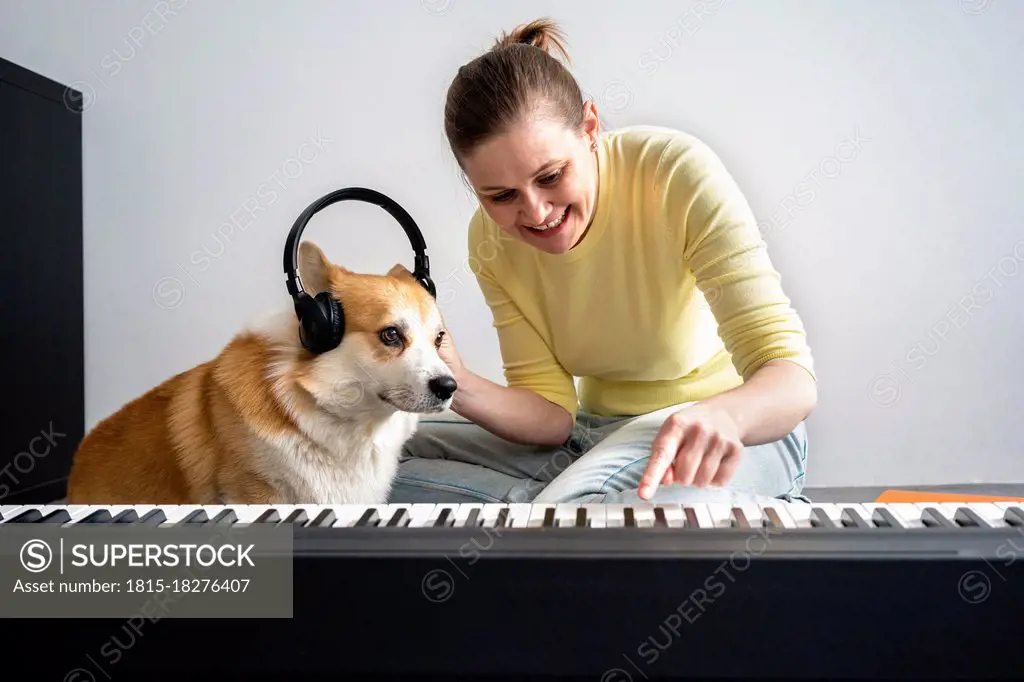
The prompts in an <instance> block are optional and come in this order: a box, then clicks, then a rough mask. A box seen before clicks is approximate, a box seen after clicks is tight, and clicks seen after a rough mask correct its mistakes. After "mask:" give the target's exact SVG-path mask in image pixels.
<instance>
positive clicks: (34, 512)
mask: <svg viewBox="0 0 1024 682" xmlns="http://www.w3.org/2000/svg"><path fill="white" fill-rule="evenodd" d="M41 518H43V515H42V513H41V512H40V511H39V510H38V509H29V510H28V511H23V512H21V513H20V514H18V515H17V516H15V517H13V518H12V519H11V520H10V521H8V522H7V523H38V522H39V519H41Z"/></svg>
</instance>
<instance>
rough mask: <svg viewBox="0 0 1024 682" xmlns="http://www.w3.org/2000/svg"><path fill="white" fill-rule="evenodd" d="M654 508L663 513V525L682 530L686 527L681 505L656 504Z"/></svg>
mask: <svg viewBox="0 0 1024 682" xmlns="http://www.w3.org/2000/svg"><path fill="white" fill-rule="evenodd" d="M655 507H658V508H660V509H661V510H662V511H663V512H664V513H665V523H667V524H668V527H669V528H682V527H683V526H684V525H686V520H685V517H684V516H683V506H682V505H681V504H656V505H655Z"/></svg>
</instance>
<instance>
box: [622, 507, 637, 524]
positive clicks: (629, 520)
mask: <svg viewBox="0 0 1024 682" xmlns="http://www.w3.org/2000/svg"><path fill="white" fill-rule="evenodd" d="M622 520H623V523H622V525H624V526H626V527H627V528H636V515H635V514H634V513H633V508H632V507H624V508H623V509H622Z"/></svg>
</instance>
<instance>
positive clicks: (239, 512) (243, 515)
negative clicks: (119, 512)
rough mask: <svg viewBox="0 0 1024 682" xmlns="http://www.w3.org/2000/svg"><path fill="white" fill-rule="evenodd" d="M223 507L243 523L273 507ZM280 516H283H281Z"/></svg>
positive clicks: (240, 505)
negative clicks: (233, 513) (232, 512)
mask: <svg viewBox="0 0 1024 682" xmlns="http://www.w3.org/2000/svg"><path fill="white" fill-rule="evenodd" d="M224 508H225V509H231V510H232V511H234V512H235V516H237V517H238V520H237V521H235V523H236V524H241V525H244V524H249V523H253V522H254V521H256V519H258V518H259V517H260V515H261V514H263V513H264V512H265V511H267V510H268V509H274V508H275V507H274V505H272V504H231V505H225V506H224ZM139 518H142V513H141V512H140V513H139ZM210 518H213V517H210ZM281 518H284V517H283V516H282V517H281Z"/></svg>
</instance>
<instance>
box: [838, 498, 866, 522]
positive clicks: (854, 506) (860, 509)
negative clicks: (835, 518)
mask: <svg viewBox="0 0 1024 682" xmlns="http://www.w3.org/2000/svg"><path fill="white" fill-rule="evenodd" d="M839 509H840V516H842V512H845V511H846V510H851V511H854V512H857V514H858V515H859V516H860V518H862V519H863V520H864V522H865V523H866V524H867V525H868V527H869V528H874V527H875V524H874V522H873V521H872V520H871V512H870V511H869V510H868V509H866V508H865V507H864V505H863V504H862V503H846V502H844V503H842V504H840V505H839ZM842 525H845V523H843V524H842ZM854 527H855V526H850V528H854Z"/></svg>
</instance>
